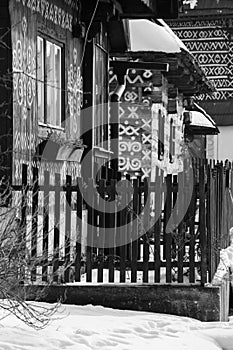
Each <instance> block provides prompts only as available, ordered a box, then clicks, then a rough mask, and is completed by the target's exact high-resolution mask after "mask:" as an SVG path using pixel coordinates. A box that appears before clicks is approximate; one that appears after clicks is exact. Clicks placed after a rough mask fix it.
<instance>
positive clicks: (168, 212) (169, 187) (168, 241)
mask: <svg viewBox="0 0 233 350" xmlns="http://www.w3.org/2000/svg"><path fill="white" fill-rule="evenodd" d="M166 187H167V196H166V202H165V208H164V228H163V241H164V244H165V259H166V282H167V283H171V281H172V274H171V232H166V229H167V223H168V220H169V218H170V217H171V211H172V175H170V174H169V175H167V178H166Z"/></svg>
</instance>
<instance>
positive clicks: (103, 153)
mask: <svg viewBox="0 0 233 350" xmlns="http://www.w3.org/2000/svg"><path fill="white" fill-rule="evenodd" d="M93 151H94V155H95V156H96V157H101V158H109V157H110V156H111V154H113V152H112V151H109V150H107V149H105V148H102V147H96V146H94V147H93Z"/></svg>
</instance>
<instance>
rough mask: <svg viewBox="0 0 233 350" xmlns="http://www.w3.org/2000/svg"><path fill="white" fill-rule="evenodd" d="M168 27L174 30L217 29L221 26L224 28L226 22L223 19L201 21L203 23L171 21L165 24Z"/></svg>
mask: <svg viewBox="0 0 233 350" xmlns="http://www.w3.org/2000/svg"><path fill="white" fill-rule="evenodd" d="M167 23H168V25H169V27H172V28H174V29H176V28H184V27H186V28H187V27H190V28H196V27H207V26H208V27H217V26H221V27H222V26H223V27H226V20H225V19H224V18H221V19H213V20H208V21H206V20H203V21H195V20H193V21H174V22H173V21H172V22H169V21H168V22H167Z"/></svg>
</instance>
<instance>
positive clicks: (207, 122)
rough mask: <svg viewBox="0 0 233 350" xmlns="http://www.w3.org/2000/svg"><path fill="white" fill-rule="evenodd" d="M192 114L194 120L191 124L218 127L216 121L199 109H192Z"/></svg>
mask: <svg viewBox="0 0 233 350" xmlns="http://www.w3.org/2000/svg"><path fill="white" fill-rule="evenodd" d="M189 113H191V115H192V122H191V126H202V127H205V128H211V129H216V124H215V122H214V121H213V120H212V119H211V118H210V117H209V118H210V119H209V118H207V116H206V115H205V114H203V113H201V112H199V111H191V112H189Z"/></svg>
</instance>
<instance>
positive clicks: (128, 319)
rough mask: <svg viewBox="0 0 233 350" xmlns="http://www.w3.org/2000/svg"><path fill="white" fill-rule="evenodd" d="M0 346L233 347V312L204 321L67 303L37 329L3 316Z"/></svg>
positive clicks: (20, 349)
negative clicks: (217, 319)
mask: <svg viewBox="0 0 233 350" xmlns="http://www.w3.org/2000/svg"><path fill="white" fill-rule="evenodd" d="M43 305H46V304H43ZM47 306H48V307H50V305H49V304H47ZM2 316H4V312H3V311H2V310H1V309H0V317H2ZM0 349H1V350H2V349H4V350H13V349H14V350H25V349H34V350H38V349H41V350H42V349H48V350H51V349H53V350H55V349H56V350H59V349H62V350H65V349H67V350H87V349H88V350H89V349H93V350H95V349H98V350H99V349H106V350H113V349H114V350H119V349H121V350H137V349H138V350H139V349H140V350H143V349H145V350H150V349H153V350H170V349H172V350H186V349H187V350H202V349H205V350H217V349H218V350H219V349H224V350H232V349H233V318H230V322H227V323H220V322H211V323H203V322H200V321H197V320H194V319H191V318H187V317H178V316H172V315H162V314H154V313H147V312H136V311H123V310H112V309H108V308H104V307H101V306H91V305H88V306H74V305H66V306H65V305H63V306H61V307H60V308H59V310H58V311H57V312H56V314H54V316H53V317H52V319H51V323H50V324H49V325H48V326H47V328H45V329H42V330H39V331H36V330H35V329H33V328H29V327H28V326H26V325H25V324H24V323H22V322H21V321H19V320H18V319H16V318H15V317H14V316H12V315H10V316H8V317H6V318H3V319H2V320H1V321H0Z"/></svg>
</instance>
